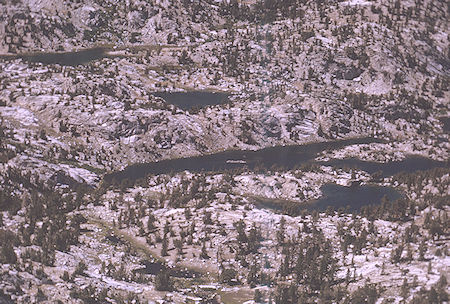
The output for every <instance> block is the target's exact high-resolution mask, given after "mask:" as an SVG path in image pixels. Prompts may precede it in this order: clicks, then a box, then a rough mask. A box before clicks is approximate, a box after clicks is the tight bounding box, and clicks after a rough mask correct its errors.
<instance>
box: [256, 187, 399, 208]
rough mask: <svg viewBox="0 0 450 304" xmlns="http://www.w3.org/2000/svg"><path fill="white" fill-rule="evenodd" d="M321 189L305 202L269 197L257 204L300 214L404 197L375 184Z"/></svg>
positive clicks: (258, 201)
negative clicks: (318, 196) (316, 197)
mask: <svg viewBox="0 0 450 304" xmlns="http://www.w3.org/2000/svg"><path fill="white" fill-rule="evenodd" d="M320 189H321V190H322V194H323V195H322V197H320V198H319V199H317V200H313V201H310V202H307V203H304V204H302V203H296V202H284V203H282V202H277V201H271V200H268V199H265V200H257V201H256V203H255V204H256V206H257V207H259V208H268V209H271V210H276V211H281V212H283V213H287V214H291V215H298V214H300V213H301V211H302V210H308V211H312V210H317V211H325V210H326V209H327V208H329V207H331V208H332V210H338V209H340V208H343V209H345V210H348V211H359V210H360V209H361V208H362V207H363V206H368V205H377V204H380V203H381V200H382V198H383V197H386V198H387V199H388V200H389V201H395V200H397V199H399V198H401V197H402V194H401V193H400V192H398V191H397V190H395V189H394V188H391V187H383V186H375V185H362V186H360V185H354V186H351V187H344V186H340V185H336V184H325V185H323V186H322V187H321V188H320Z"/></svg>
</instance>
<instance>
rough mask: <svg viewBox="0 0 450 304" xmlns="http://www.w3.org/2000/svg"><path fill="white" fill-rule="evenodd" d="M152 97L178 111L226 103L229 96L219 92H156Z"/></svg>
mask: <svg viewBox="0 0 450 304" xmlns="http://www.w3.org/2000/svg"><path fill="white" fill-rule="evenodd" d="M152 95H154V96H157V97H161V98H162V99H164V100H165V101H166V102H167V103H170V104H174V105H176V106H177V107H179V108H180V109H183V110H189V109H192V108H203V107H206V106H210V105H218V104H222V103H224V102H227V100H228V96H229V94H226V93H219V92H207V91H195V92H156V93H152Z"/></svg>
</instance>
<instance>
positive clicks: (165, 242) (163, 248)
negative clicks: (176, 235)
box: [161, 234, 169, 256]
mask: <svg viewBox="0 0 450 304" xmlns="http://www.w3.org/2000/svg"><path fill="white" fill-rule="evenodd" d="M168 243H169V241H168V240H167V234H164V237H163V239H162V244H161V256H168V255H169V254H168V253H167V250H168V246H169V244H168Z"/></svg>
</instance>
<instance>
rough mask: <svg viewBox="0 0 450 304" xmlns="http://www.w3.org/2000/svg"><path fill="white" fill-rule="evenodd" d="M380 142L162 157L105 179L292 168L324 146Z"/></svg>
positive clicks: (340, 143) (361, 140) (350, 141)
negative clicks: (246, 169)
mask: <svg viewBox="0 0 450 304" xmlns="http://www.w3.org/2000/svg"><path fill="white" fill-rule="evenodd" d="M372 142H381V140H379V139H375V138H358V139H347V140H341V141H333V142H321V143H312V144H306V145H301V146H278V147H272V148H266V149H262V150H258V151H249V150H237V151H226V152H221V153H216V154H211V155H205V156H197V157H189V158H179V159H171V160H162V161H159V162H153V163H145V164H135V165H131V166H129V167H127V168H125V169H124V170H122V171H120V172H114V173H111V174H107V175H106V176H105V177H104V179H105V180H106V181H111V180H113V179H115V180H119V181H120V180H123V179H130V180H136V179H139V178H144V177H146V176H147V175H149V174H152V175H157V174H167V173H171V172H181V171H185V170H188V171H191V172H201V171H209V172H211V171H212V172H214V171H216V172H217V171H222V170H226V169H235V168H248V169H250V170H252V169H255V168H271V167H273V166H276V167H279V168H284V169H293V168H295V167H298V166H301V165H304V164H307V163H311V162H312V161H313V160H314V158H315V157H316V155H317V154H318V153H320V152H322V151H324V150H327V149H339V148H342V147H345V146H347V145H353V144H367V143H372Z"/></svg>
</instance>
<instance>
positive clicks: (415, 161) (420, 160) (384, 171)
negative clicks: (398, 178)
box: [318, 156, 446, 177]
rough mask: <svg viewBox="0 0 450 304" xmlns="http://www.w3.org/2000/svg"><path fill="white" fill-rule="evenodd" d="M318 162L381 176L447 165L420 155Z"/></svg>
mask: <svg viewBox="0 0 450 304" xmlns="http://www.w3.org/2000/svg"><path fill="white" fill-rule="evenodd" d="M318 164H321V165H322V164H323V165H327V166H333V167H337V168H354V169H358V170H362V171H366V172H368V173H370V174H374V173H376V172H378V173H380V175H381V177H388V176H392V175H395V174H398V173H400V172H404V173H412V172H415V171H423V170H429V169H433V168H439V167H445V166H446V164H445V162H439V161H435V160H432V159H429V158H425V157H420V156H410V157H407V158H405V159H403V160H401V161H392V162H387V163H378V162H370V161H362V160H359V159H356V158H345V159H333V160H330V161H327V162H318Z"/></svg>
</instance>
